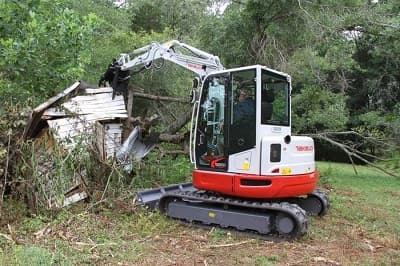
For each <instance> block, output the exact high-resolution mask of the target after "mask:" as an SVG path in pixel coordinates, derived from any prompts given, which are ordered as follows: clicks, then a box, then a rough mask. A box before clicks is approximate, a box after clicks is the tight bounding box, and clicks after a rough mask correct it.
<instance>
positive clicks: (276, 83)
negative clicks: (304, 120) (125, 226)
mask: <svg viewBox="0 0 400 266" xmlns="http://www.w3.org/2000/svg"><path fill="white" fill-rule="evenodd" d="M165 60H167V61H169V62H172V63H174V64H178V65H180V66H182V67H183V68H185V69H188V70H190V71H192V72H193V73H194V74H195V78H194V79H193V89H192V91H193V93H192V95H193V98H192V99H193V100H192V104H193V108H192V122H191V127H190V161H191V162H192V163H193V164H194V170H193V172H192V182H191V183H184V184H177V185H170V186H166V187H159V188H154V189H149V190H144V191H139V192H137V203H138V204H139V205H142V206H146V207H148V208H149V209H158V210H159V211H160V212H161V213H163V214H165V215H166V216H168V217H171V218H174V219H178V220H180V221H183V222H186V223H190V224H198V225H201V226H219V227H220V228H225V229H233V230H237V231H244V232H248V233H251V234H255V235H258V236H273V237H279V238H280V237H283V238H297V237H300V236H302V235H304V234H305V233H306V231H307V215H319V216H323V215H325V214H327V211H328V208H329V199H328V197H327V195H326V194H325V193H324V192H323V191H321V190H318V189H316V185H317V181H318V171H317V170H316V167H315V161H314V152H315V148H314V142H313V139H312V138H310V137H306V136H293V135H292V134H291V90H292V86H291V77H290V76H289V75H288V74H286V73H283V72H279V71H276V70H273V69H270V68H267V67H265V66H261V65H253V66H246V67H239V68H233V69H225V68H224V67H223V65H222V64H221V63H220V60H219V58H218V57H217V56H214V55H212V54H209V53H207V52H204V51H202V50H200V49H197V48H195V47H192V46H190V45H187V44H185V43H182V42H180V41H177V40H173V41H169V42H165V43H157V42H154V43H151V44H150V45H147V46H145V47H142V48H139V49H136V50H134V51H133V52H131V53H129V54H121V55H120V57H119V58H118V59H114V60H113V62H112V63H111V64H110V65H109V67H108V69H107V71H106V72H105V74H104V75H103V76H102V77H101V79H100V82H108V83H109V84H110V85H111V86H112V87H113V89H114V90H115V92H116V93H123V91H124V90H126V88H127V86H128V82H129V79H130V77H131V76H132V75H134V74H135V73H138V72H140V71H143V70H146V69H151V68H160V67H161V66H162V65H163V63H164V61H165Z"/></svg>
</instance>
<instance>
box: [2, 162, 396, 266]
mask: <svg viewBox="0 0 400 266" xmlns="http://www.w3.org/2000/svg"><path fill="white" fill-rule="evenodd" d="M318 169H319V171H320V173H321V177H320V187H321V188H322V189H323V190H325V191H327V192H328V194H329V197H330V200H331V209H330V211H329V213H328V215H327V216H325V217H323V218H319V217H311V218H310V219H309V228H308V233H307V235H305V236H304V237H302V238H300V239H298V240H295V241H291V242H272V241H264V240H257V239H251V238H248V237H245V236H240V235H236V234H234V233H230V232H226V231H222V230H220V229H217V228H212V229H209V230H204V229H196V228H191V227H187V226H183V225H180V224H178V223H176V222H175V221H173V220H171V219H168V218H165V217H163V216H161V215H159V214H158V213H154V212H148V211H145V210H141V209H137V208H136V207H134V205H133V197H132V198H126V199H124V200H107V201H106V202H105V203H104V204H102V205H99V206H96V207H94V208H90V209H88V204H87V203H80V204H76V205H75V206H73V207H71V208H70V209H63V210H62V211H60V212H56V213H46V214H42V215H37V216H32V217H27V216H26V210H25V206H24V205H23V204H21V203H19V202H15V201H13V200H7V201H6V206H5V209H6V210H7V211H8V215H6V216H5V217H2V219H1V220H0V226H1V227H0V264H1V265H82V264H95V265H104V264H108V265H155V264H159V265H400V223H399V222H398V221H399V220H400V211H399V210H400V179H396V178H392V177H388V176H385V175H384V174H382V173H379V172H377V171H376V170H373V169H371V168H367V167H361V166H359V167H357V170H358V175H356V174H355V173H354V171H353V168H352V166H351V165H345V164H337V163H326V162H323V163H322V162H319V163H318Z"/></svg>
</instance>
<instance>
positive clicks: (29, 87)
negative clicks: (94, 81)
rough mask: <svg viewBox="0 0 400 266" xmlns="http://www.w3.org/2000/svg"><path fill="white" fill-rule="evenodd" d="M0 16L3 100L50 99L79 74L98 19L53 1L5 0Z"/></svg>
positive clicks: (0, 91) (91, 14) (81, 71)
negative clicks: (50, 96)
mask: <svg viewBox="0 0 400 266" xmlns="http://www.w3.org/2000/svg"><path fill="white" fill-rule="evenodd" d="M0 14H1V15H0V16H1V20H0V33H1V34H0V35H1V38H0V51H1V53H0V72H1V73H2V75H1V79H4V80H5V82H4V81H3V83H2V85H3V86H2V87H1V88H0V93H1V94H2V95H3V96H2V98H3V97H10V98H11V97H19V98H20V99H24V97H27V96H29V95H32V96H33V95H34V96H35V97H37V98H41V97H43V96H48V95H53V94H54V93H55V92H56V91H58V90H59V89H58V88H60V87H61V88H62V87H65V86H66V84H70V83H71V80H74V79H77V78H79V77H80V76H82V75H83V73H84V67H85V65H87V64H88V63H89V61H90V57H91V45H90V43H91V40H92V37H93V32H94V29H95V27H96V24H97V17H96V15H94V14H93V13H90V14H88V15H86V16H79V15H78V14H77V13H76V12H74V11H73V10H71V9H68V8H66V7H65V6H64V4H63V1H56V0H49V1H43V0H38V1H34V0H29V1H6V2H4V1H3V2H2V4H1V5H0ZM4 83H5V84H4Z"/></svg>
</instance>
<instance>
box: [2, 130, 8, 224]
mask: <svg viewBox="0 0 400 266" xmlns="http://www.w3.org/2000/svg"><path fill="white" fill-rule="evenodd" d="M7 135H8V143H7V158H6V167H5V170H4V171H5V172H4V182H3V184H2V186H1V197H0V216H1V215H2V213H3V200H4V193H5V191H6V186H7V177H8V166H9V163H10V146H11V132H8V134H7Z"/></svg>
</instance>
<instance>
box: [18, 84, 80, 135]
mask: <svg viewBox="0 0 400 266" xmlns="http://www.w3.org/2000/svg"><path fill="white" fill-rule="evenodd" d="M79 84H80V82H79V81H77V82H75V83H74V84H72V85H71V86H70V87H68V88H66V89H65V90H64V91H62V92H60V93H59V94H57V95H56V96H54V97H52V98H50V99H48V100H47V101H46V102H44V103H42V104H40V105H39V106H37V107H36V108H35V109H33V111H32V113H31V114H30V115H29V119H28V123H27V126H26V127H25V130H24V133H23V135H22V137H23V139H25V140H26V139H28V138H32V137H34V134H35V133H36V132H37V129H36V127H37V126H38V124H39V122H40V120H41V117H42V114H43V112H44V110H45V109H47V108H48V107H50V106H51V105H52V104H54V103H55V102H57V101H58V100H60V99H61V98H63V97H64V96H66V95H68V94H70V93H71V92H73V91H74V90H76V89H77V88H78V87H79Z"/></svg>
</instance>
